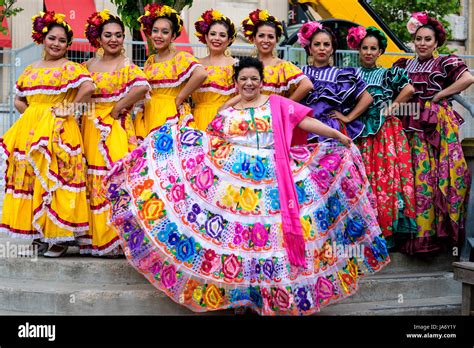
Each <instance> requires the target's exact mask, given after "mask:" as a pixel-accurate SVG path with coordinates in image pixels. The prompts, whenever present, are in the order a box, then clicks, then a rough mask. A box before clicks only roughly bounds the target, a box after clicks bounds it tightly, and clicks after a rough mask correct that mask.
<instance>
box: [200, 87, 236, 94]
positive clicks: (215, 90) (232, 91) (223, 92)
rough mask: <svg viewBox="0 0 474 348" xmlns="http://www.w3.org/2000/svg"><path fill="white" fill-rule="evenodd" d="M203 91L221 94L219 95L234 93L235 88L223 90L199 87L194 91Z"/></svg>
mask: <svg viewBox="0 0 474 348" xmlns="http://www.w3.org/2000/svg"><path fill="white" fill-rule="evenodd" d="M204 92H212V93H216V94H221V95H231V94H234V93H235V92H236V89H235V87H233V88H231V89H229V90H226V91H224V90H222V89H219V88H216V87H202V88H199V89H198V90H197V91H196V92H194V93H204Z"/></svg>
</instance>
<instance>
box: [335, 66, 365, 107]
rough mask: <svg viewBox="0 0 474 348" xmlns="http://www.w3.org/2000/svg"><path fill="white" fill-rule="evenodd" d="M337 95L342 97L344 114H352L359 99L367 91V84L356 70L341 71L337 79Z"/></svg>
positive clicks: (344, 69)
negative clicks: (351, 111)
mask: <svg viewBox="0 0 474 348" xmlns="http://www.w3.org/2000/svg"><path fill="white" fill-rule="evenodd" d="M336 88H337V94H338V95H340V96H341V104H342V112H343V113H344V114H346V113H348V112H350V110H351V109H352V108H353V107H354V105H355V103H356V100H357V98H359V96H360V95H361V94H362V93H363V92H364V91H365V90H366V89H367V84H366V83H365V82H364V80H363V79H362V78H361V77H360V76H358V74H357V71H356V69H355V68H343V69H339V73H338V75H337V78H336Z"/></svg>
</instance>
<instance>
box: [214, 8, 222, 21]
mask: <svg viewBox="0 0 474 348" xmlns="http://www.w3.org/2000/svg"><path fill="white" fill-rule="evenodd" d="M222 17H223V16H222V13H220V12H219V11H216V10H212V19H213V20H215V21H218V20H220V19H222Z"/></svg>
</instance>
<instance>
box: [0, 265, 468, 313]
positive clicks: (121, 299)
mask: <svg viewBox="0 0 474 348" xmlns="http://www.w3.org/2000/svg"><path fill="white" fill-rule="evenodd" d="M400 295H402V297H400ZM460 295H461V285H460V284H459V283H458V282H456V281H454V280H453V279H452V274H451V273H442V272H441V273H433V274H412V275H405V276H400V277H398V278H393V277H391V276H388V275H380V276H373V277H370V278H365V279H362V280H361V282H360V287H359V290H358V291H357V292H356V294H354V295H353V296H351V297H350V298H348V299H346V300H344V301H343V302H341V305H347V304H351V305H355V304H357V303H366V302H379V301H382V302H383V301H389V302H393V303H398V300H399V299H400V300H401V299H403V303H404V302H406V301H414V302H416V301H418V300H423V299H425V298H442V297H450V296H460ZM0 309H1V310H14V311H24V312H33V313H38V312H39V313H45V314H78V315H79V314H91V315H100V314H104V315H120V314H130V315H139V314H143V315H153V314H159V315H182V314H192V312H190V311H189V310H187V309H186V308H185V307H183V306H181V305H179V304H176V303H174V302H173V301H172V300H170V299H169V298H168V297H167V296H166V295H164V294H163V293H161V292H160V291H159V290H157V289H155V288H154V287H153V286H152V285H151V284H147V283H143V284H94V283H92V284H85V283H76V282H62V281H45V280H25V279H7V278H0Z"/></svg>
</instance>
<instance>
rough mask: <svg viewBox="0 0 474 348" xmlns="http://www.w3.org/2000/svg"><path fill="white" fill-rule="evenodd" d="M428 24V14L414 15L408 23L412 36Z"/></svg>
mask: <svg viewBox="0 0 474 348" xmlns="http://www.w3.org/2000/svg"><path fill="white" fill-rule="evenodd" d="M427 23H428V14H427V13H426V12H415V13H412V15H411V17H410V19H409V20H408V23H407V29H408V32H409V33H410V34H415V33H416V31H417V30H418V28H419V27H421V26H423V25H425V24H427Z"/></svg>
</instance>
